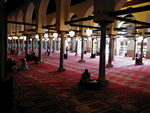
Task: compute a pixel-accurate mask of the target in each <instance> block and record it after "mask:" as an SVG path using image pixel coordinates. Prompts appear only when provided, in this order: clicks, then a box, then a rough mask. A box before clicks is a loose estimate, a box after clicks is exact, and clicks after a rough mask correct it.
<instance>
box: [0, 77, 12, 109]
mask: <svg viewBox="0 0 150 113" xmlns="http://www.w3.org/2000/svg"><path fill="white" fill-rule="evenodd" d="M0 91H1V93H0V110H8V109H12V108H13V77H11V76H10V77H9V79H8V80H6V81H0Z"/></svg>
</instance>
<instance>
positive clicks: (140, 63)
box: [135, 62, 144, 65]
mask: <svg viewBox="0 0 150 113" xmlns="http://www.w3.org/2000/svg"><path fill="white" fill-rule="evenodd" d="M143 64H144V63H142V62H139V63H138V64H135V65H143Z"/></svg>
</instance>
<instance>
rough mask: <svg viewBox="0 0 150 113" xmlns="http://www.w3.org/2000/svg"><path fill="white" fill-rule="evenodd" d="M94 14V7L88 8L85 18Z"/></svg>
mask: <svg viewBox="0 0 150 113" xmlns="http://www.w3.org/2000/svg"><path fill="white" fill-rule="evenodd" d="M93 12H94V6H93V5H92V6H91V7H89V8H88V10H87V11H86V12H85V14H84V17H87V16H89V15H91V14H92V13H93Z"/></svg>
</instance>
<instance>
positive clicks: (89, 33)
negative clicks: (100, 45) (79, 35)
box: [86, 28, 93, 36]
mask: <svg viewBox="0 0 150 113" xmlns="http://www.w3.org/2000/svg"><path fill="white" fill-rule="evenodd" d="M92 33H93V31H92V30H91V29H89V28H88V29H87V30H86V35H87V36H91V35H92Z"/></svg>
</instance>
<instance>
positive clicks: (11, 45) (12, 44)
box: [11, 38, 13, 50]
mask: <svg viewBox="0 0 150 113" xmlns="http://www.w3.org/2000/svg"><path fill="white" fill-rule="evenodd" d="M12 49H13V38H12V40H11V50H12Z"/></svg>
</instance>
